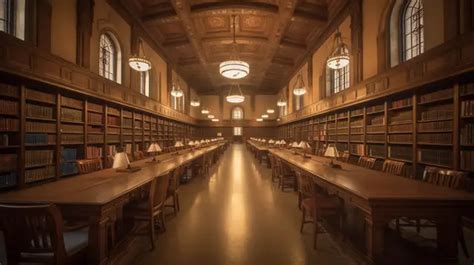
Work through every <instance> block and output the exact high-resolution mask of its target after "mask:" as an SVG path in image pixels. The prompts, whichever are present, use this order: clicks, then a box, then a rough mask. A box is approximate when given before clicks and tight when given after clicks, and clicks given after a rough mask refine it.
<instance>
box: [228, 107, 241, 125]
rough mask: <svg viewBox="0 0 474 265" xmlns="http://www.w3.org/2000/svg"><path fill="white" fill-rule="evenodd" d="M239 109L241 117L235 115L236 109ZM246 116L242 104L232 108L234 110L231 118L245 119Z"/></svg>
mask: <svg viewBox="0 0 474 265" xmlns="http://www.w3.org/2000/svg"><path fill="white" fill-rule="evenodd" d="M238 110H240V118H239V117H237V118H235V117H234V113H235V112H236V111H238ZM244 117H245V116H244V108H242V107H241V106H235V107H233V108H232V111H231V112H230V119H231V120H233V121H241V120H243V119H244Z"/></svg>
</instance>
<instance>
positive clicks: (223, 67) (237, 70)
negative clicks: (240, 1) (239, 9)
mask: <svg viewBox="0 0 474 265" xmlns="http://www.w3.org/2000/svg"><path fill="white" fill-rule="evenodd" d="M232 29H233V31H232V40H233V41H232V53H233V54H237V48H236V46H237V42H236V41H235V15H232ZM235 56H236V57H237V58H236V59H235V60H228V61H224V62H222V63H221V64H220V65H219V73H220V74H221V75H222V76H224V77H226V78H229V79H241V78H244V77H246V76H247V75H248V74H249V73H250V66H249V64H248V63H247V62H244V61H241V60H239V59H238V55H235Z"/></svg>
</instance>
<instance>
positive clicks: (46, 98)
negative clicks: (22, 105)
mask: <svg viewBox="0 0 474 265" xmlns="http://www.w3.org/2000/svg"><path fill="white" fill-rule="evenodd" d="M25 97H26V99H29V100H35V101H40V102H47V103H51V104H55V103H56V95H54V94H50V93H45V92H42V91H38V90H34V89H29V88H27V89H26V92H25Z"/></svg>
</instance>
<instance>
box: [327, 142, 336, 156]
mask: <svg viewBox="0 0 474 265" xmlns="http://www.w3.org/2000/svg"><path fill="white" fill-rule="evenodd" d="M324 156H327V157H337V156H338V154H337V148H336V147H335V146H332V145H330V146H328V148H327V149H326V152H324Z"/></svg>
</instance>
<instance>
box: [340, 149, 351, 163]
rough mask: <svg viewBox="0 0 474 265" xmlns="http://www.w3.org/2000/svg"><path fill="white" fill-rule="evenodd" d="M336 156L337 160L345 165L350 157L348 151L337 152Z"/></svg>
mask: <svg viewBox="0 0 474 265" xmlns="http://www.w3.org/2000/svg"><path fill="white" fill-rule="evenodd" d="M338 155H339V158H338V160H339V161H342V162H345V163H347V162H348V161H349V156H350V154H349V151H341V152H339V154H338Z"/></svg>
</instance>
